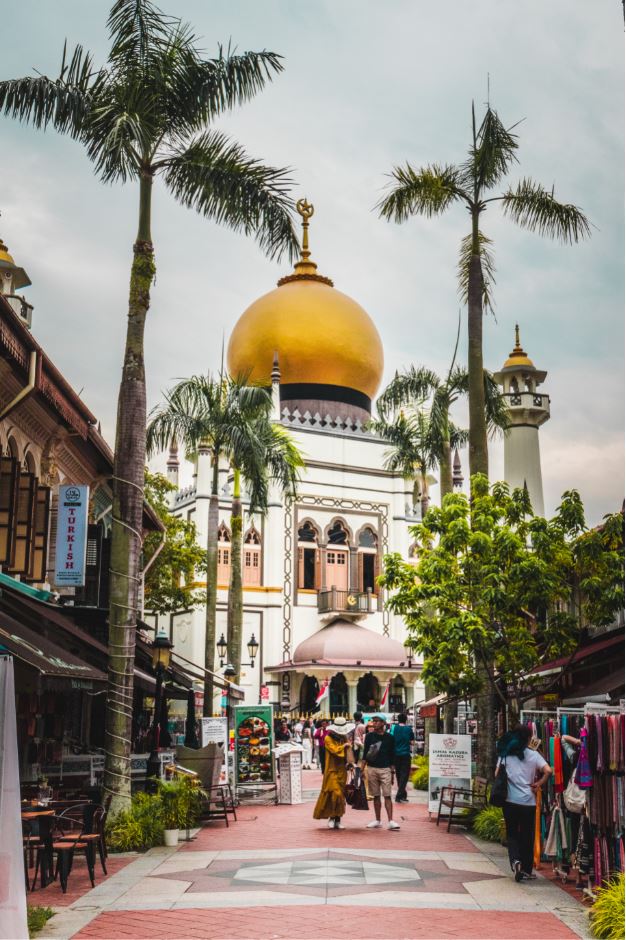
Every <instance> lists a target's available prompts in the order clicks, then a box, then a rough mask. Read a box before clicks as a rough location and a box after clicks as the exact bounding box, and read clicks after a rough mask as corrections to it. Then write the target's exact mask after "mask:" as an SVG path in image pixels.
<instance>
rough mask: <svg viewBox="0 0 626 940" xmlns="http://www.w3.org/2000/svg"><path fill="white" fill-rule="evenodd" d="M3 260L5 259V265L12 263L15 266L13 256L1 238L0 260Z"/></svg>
mask: <svg viewBox="0 0 626 940" xmlns="http://www.w3.org/2000/svg"><path fill="white" fill-rule="evenodd" d="M2 261H4V264H5V265H11V266H12V267H15V261H14V260H13V256H12V255H10V254H9V249H8V248H7V246H6V245H5V244H4V242H3V241H2V239H1V238H0V262H2Z"/></svg>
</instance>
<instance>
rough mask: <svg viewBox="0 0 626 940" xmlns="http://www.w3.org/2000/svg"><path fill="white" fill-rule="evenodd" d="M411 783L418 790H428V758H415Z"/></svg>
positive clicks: (412, 765)
mask: <svg viewBox="0 0 626 940" xmlns="http://www.w3.org/2000/svg"><path fill="white" fill-rule="evenodd" d="M411 783H412V784H413V786H414V788H415V789H416V790H428V757H427V756H418V757H414V758H413V762H412V764H411Z"/></svg>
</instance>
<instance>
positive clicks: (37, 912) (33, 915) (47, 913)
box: [28, 904, 54, 937]
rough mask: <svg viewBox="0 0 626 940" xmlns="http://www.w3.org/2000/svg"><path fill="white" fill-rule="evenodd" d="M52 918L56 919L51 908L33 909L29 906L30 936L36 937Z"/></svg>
mask: <svg viewBox="0 0 626 940" xmlns="http://www.w3.org/2000/svg"><path fill="white" fill-rule="evenodd" d="M51 917H54V911H53V910H52V908H51V907H31V906H30V904H29V905H28V936H29V937H34V936H35V934H36V933H38V932H39V931H40V930H41V928H42V927H43V926H44V925H45V923H46V921H48V920H50V918H51Z"/></svg>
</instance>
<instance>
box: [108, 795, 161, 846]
mask: <svg viewBox="0 0 626 940" xmlns="http://www.w3.org/2000/svg"><path fill="white" fill-rule="evenodd" d="M164 828H165V827H164V825H163V804H162V802H161V798H160V797H159V796H152V795H150V794H148V793H136V794H135V795H134V796H133V798H132V802H131V805H130V809H127V810H122V811H121V812H119V813H116V814H115V816H112V817H110V819H109V820H108V822H107V844H108V847H109V848H110V849H111V851H113V852H133V851H135V852H142V851H145V850H146V849H151V848H152V846H154V845H162V843H163V829H164Z"/></svg>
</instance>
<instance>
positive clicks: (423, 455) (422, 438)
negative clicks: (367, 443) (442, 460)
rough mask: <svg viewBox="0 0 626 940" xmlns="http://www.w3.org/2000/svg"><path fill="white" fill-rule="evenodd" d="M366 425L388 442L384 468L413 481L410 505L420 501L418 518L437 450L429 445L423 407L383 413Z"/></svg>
mask: <svg viewBox="0 0 626 940" xmlns="http://www.w3.org/2000/svg"><path fill="white" fill-rule="evenodd" d="M368 426H369V428H370V429H371V430H372V431H373V432H374V433H375V434H378V435H379V436H380V437H382V438H384V439H385V440H386V441H388V442H389V443H390V444H391V447H390V449H389V450H388V451H387V452H386V453H385V464H384V465H385V469H386V470H391V471H392V472H394V473H400V474H401V475H402V476H403V477H404V479H405V480H412V481H413V506H414V507H415V506H416V505H417V502H418V500H420V502H421V511H422V517H423V516H424V515H425V514H426V512H427V510H428V503H429V496H428V472H429V471H430V470H434V469H435V467H436V466H437V463H438V459H439V452H438V450H437V449H436V448H435V447H434V446H433V438H432V435H431V428H430V418H429V415H428V413H427V412H426V411H424V410H423V409H416V410H414V411H411V412H410V413H409V414H406V413H405V412H404V411H401V412H400V413H399V414H398V415H396V416H395V418H393V419H391V420H390V419H388V418H386V417H384V416H379V417H378V418H374V419H372V420H371V421H370V422H369V425H368Z"/></svg>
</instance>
